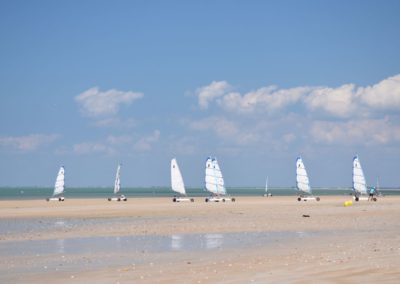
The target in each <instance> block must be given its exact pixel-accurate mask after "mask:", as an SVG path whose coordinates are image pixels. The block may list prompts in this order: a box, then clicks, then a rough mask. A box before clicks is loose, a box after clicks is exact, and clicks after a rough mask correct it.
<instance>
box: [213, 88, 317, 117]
mask: <svg viewBox="0 0 400 284" xmlns="http://www.w3.org/2000/svg"><path fill="white" fill-rule="evenodd" d="M310 90H311V88H309V87H298V88H291V89H278V87H276V86H267V87H263V88H260V89H258V90H256V91H253V92H249V93H246V94H244V95H241V94H240V93H229V94H227V95H225V96H223V97H222V98H221V99H220V100H218V104H219V105H220V106H221V107H223V108H224V109H226V110H229V111H236V112H245V113H251V112H254V111H256V110H263V111H275V110H278V109H282V108H284V107H286V106H288V105H291V104H295V103H297V102H298V101H299V100H300V99H301V97H302V96H303V95H304V94H306V93H307V92H309V91H310Z"/></svg>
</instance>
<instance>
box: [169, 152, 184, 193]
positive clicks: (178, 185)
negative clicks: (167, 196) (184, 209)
mask: <svg viewBox="0 0 400 284" xmlns="http://www.w3.org/2000/svg"><path fill="white" fill-rule="evenodd" d="M171 188H172V190H173V191H175V192H177V193H180V194H182V195H186V191H185V184H184V183H183V178H182V174H181V171H180V170H179V166H178V162H177V161H176V159H172V160H171Z"/></svg>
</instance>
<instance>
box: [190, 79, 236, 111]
mask: <svg viewBox="0 0 400 284" xmlns="http://www.w3.org/2000/svg"><path fill="white" fill-rule="evenodd" d="M230 88H231V86H230V85H229V84H228V83H227V82H226V81H213V82H212V83H211V84H210V85H208V86H204V87H201V88H198V89H197V90H196V95H197V96H198V100H199V105H200V108H202V109H206V108H208V104H209V103H210V102H212V101H213V100H215V99H216V98H218V97H221V96H223V95H224V94H226V92H227V91H228V90H229V89H230Z"/></svg>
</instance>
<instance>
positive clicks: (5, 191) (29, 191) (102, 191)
mask: <svg viewBox="0 0 400 284" xmlns="http://www.w3.org/2000/svg"><path fill="white" fill-rule="evenodd" d="M268 190H269V192H270V193H272V195H277V196H292V195H293V196H294V195H297V192H296V190H295V189H294V188H288V187H271V188H269V189H268ZM186 192H187V195H188V196H193V197H201V196H207V195H208V193H207V192H206V191H204V190H203V188H194V187H189V188H186ZM227 192H228V195H231V196H262V195H263V194H264V188H261V187H231V188H229V187H228V188H227ZM351 192H352V191H351V188H350V187H349V188H345V187H341V188H338V187H335V188H333V187H332V188H327V187H324V188H313V193H314V195H350V194H351ZM380 192H381V193H382V194H383V195H400V189H399V188H381V189H380ZM52 193H53V188H52V187H47V188H46V187H0V199H2V200H7V199H44V198H47V197H49V196H51V195H52ZM121 193H122V194H124V195H125V196H127V197H128V198H129V197H172V196H173V195H174V193H173V192H172V190H171V189H170V188H169V187H129V188H123V189H121ZM112 195H113V188H111V187H81V188H78V187H74V188H66V190H65V194H64V196H65V197H66V198H107V197H109V196H112Z"/></svg>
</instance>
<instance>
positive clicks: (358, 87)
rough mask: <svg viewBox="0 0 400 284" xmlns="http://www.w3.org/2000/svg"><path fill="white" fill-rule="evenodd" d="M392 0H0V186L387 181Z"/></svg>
mask: <svg viewBox="0 0 400 284" xmlns="http://www.w3.org/2000/svg"><path fill="white" fill-rule="evenodd" d="M399 14H400V2H399V1H31V2H29V1H28V2H27V1H0V41H1V44H0V62H1V64H0V102H1V103H0V186H7V185H11V186H19V185H37V186H52V185H53V184H54V180H55V175H56V173H57V171H58V167H59V166H60V165H64V166H65V167H66V182H67V186H111V185H112V184H113V179H114V175H115V170H116V166H117V163H118V162H122V164H123V168H122V184H123V185H125V186H162V185H169V178H170V177H169V175H170V173H169V162H170V159H171V158H173V157H176V158H177V160H178V163H179V165H180V168H181V170H182V172H183V175H184V180H185V183H186V184H187V185H191V186H202V185H203V180H204V177H203V175H204V163H205V159H206V157H207V156H209V155H213V156H217V158H218V160H219V162H220V166H221V169H222V171H223V174H224V176H225V180H226V184H227V186H228V187H229V186H245V185H248V186H263V184H264V182H265V177H266V176H267V175H268V176H269V181H270V185H271V186H293V185H294V184H295V177H294V172H295V160H296V157H297V156H298V155H301V156H302V157H303V160H304V162H305V165H306V168H307V170H308V172H309V176H310V179H311V185H312V186H351V165H352V158H353V156H354V155H355V154H358V155H359V157H360V160H361V163H362V164H363V167H364V171H365V174H366V178H367V182H368V183H369V184H375V182H376V179H377V178H378V177H379V180H380V183H381V184H382V185H385V186H399V185H400V179H399V175H398V168H399V167H398V162H399V161H400V148H399V146H400V37H399V36H398V35H399V29H400V17H398V15H399Z"/></svg>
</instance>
